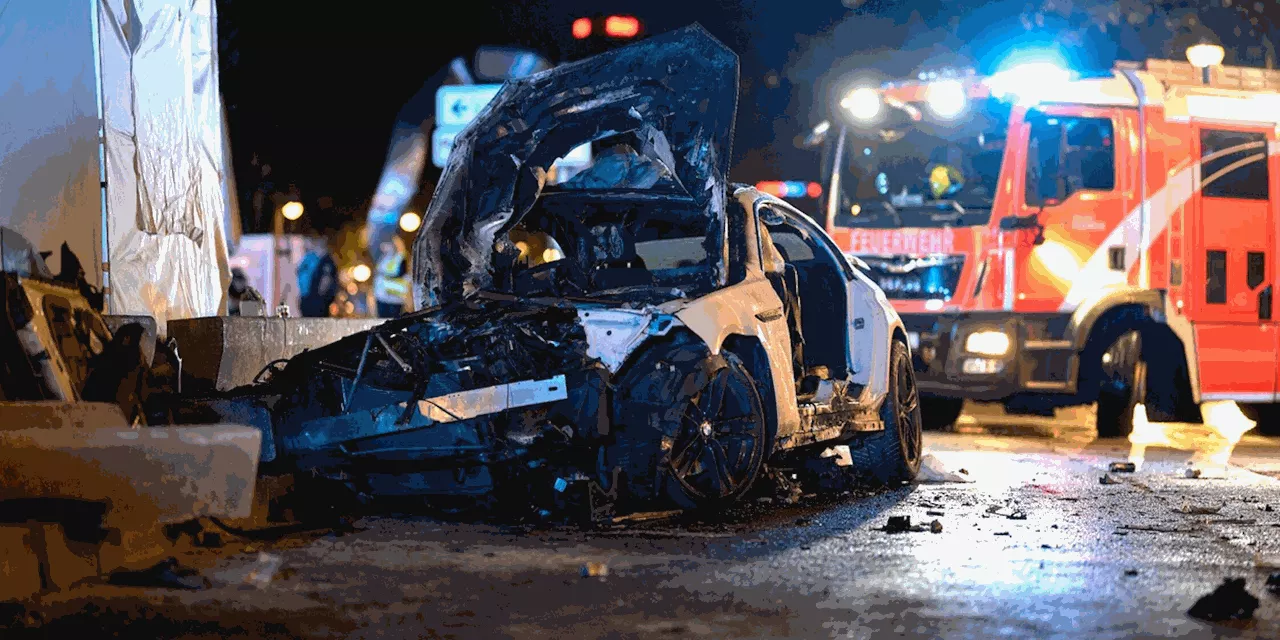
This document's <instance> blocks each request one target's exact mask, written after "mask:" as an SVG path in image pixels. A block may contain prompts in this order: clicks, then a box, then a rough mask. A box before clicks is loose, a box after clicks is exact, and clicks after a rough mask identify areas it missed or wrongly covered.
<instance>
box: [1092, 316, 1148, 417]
mask: <svg viewBox="0 0 1280 640" xmlns="http://www.w3.org/2000/svg"><path fill="white" fill-rule="evenodd" d="M1106 353H1107V354H1110V355H1111V362H1112V363H1115V364H1114V366H1107V365H1104V367H1105V369H1104V375H1103V376H1102V379H1103V382H1102V384H1101V388H1100V389H1099V390H1098V408H1097V425H1098V437H1099V438H1126V437H1128V436H1129V434H1130V433H1132V432H1133V412H1134V410H1135V409H1136V408H1137V406H1138V403H1139V402H1141V401H1142V398H1143V394H1144V388H1143V384H1142V383H1143V378H1144V376H1143V372H1144V371H1145V365H1144V363H1143V362H1142V361H1141V359H1140V354H1141V353H1142V348H1141V342H1140V337H1139V334H1138V333H1137V332H1132V333H1128V334H1125V335H1123V336H1121V337H1120V339H1118V340H1116V341H1115V343H1113V344H1112V345H1111V347H1110V348H1109V349H1108V350H1107V351H1106Z"/></svg>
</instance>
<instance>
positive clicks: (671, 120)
mask: <svg viewBox="0 0 1280 640" xmlns="http://www.w3.org/2000/svg"><path fill="white" fill-rule="evenodd" d="M737 102H738V58H737V55H736V54H734V53H733V51H731V50H730V49H728V48H727V47H725V46H724V45H723V44H721V43H720V42H719V41H717V40H716V39H715V38H713V37H712V36H711V35H710V34H709V33H707V32H706V30H704V29H703V28H702V27H701V26H699V25H696V24H695V25H691V26H689V27H685V28H683V29H679V30H676V31H673V32H670V33H667V34H663V35H660V36H655V37H653V38H649V39H647V40H644V41H642V42H639V43H636V44H634V45H631V46H628V47H623V48H620V49H616V50H613V51H610V52H607V53H604V54H600V55H597V56H593V57H591V58H588V59H585V60H582V61H579V62H575V63H572V64H566V65H562V66H559V67H556V68H554V69H551V70H548V71H544V72H542V73H538V74H535V75H533V76H530V77H527V78H523V79H520V80H514V81H509V82H507V83H506V84H505V85H504V86H503V88H502V90H501V91H499V92H498V95H497V96H496V97H494V99H493V101H492V102H490V104H489V106H487V107H486V108H485V110H484V111H483V112H481V113H480V115H479V117H477V118H476V119H475V120H474V121H473V122H472V123H471V124H470V125H469V126H468V127H467V128H466V129H465V130H464V131H463V132H462V133H461V134H459V135H458V137H457V138H456V139H455V141H454V148H453V152H452V154H451V160H450V162H449V165H448V166H447V167H446V168H445V170H444V173H443V175H442V176H441V179H440V182H439V183H438V185H437V187H436V191H435V193H434V194H433V196H432V200H431V205H430V207H429V208H428V210H427V212H426V215H425V216H424V219H423V224H422V229H421V231H420V232H419V233H418V236H417V239H416V240H415V242H414V248H413V264H414V267H413V280H414V299H415V301H416V303H417V305H418V306H419V307H427V306H434V305H438V304H441V303H443V302H446V301H449V300H456V299H458V298H460V297H462V296H463V295H465V294H467V293H469V292H471V291H474V290H476V289H484V288H487V286H488V283H489V282H490V279H491V277H492V273H491V272H490V269H491V267H492V263H493V259H492V256H493V251H494V244H495V243H494V241H495V239H496V238H499V237H501V236H502V235H503V234H504V233H505V232H507V231H509V230H510V229H511V227H512V225H514V224H515V223H516V222H517V221H519V220H520V218H522V217H523V216H524V215H525V214H526V213H528V212H529V210H530V209H531V208H532V207H533V205H534V202H535V201H536V200H537V199H538V196H539V194H540V193H541V192H542V189H543V186H544V184H545V179H546V174H547V171H548V170H549V169H550V167H551V165H552V163H553V162H554V161H555V160H556V159H557V158H559V157H561V156H564V155H565V154H567V153H568V152H569V151H570V150H572V149H573V148H574V147H575V146H577V145H579V144H582V143H584V142H589V141H593V140H596V139H600V138H603V137H610V136H619V135H626V136H628V137H629V138H630V139H631V146H632V147H633V148H635V149H637V150H638V151H640V152H641V153H642V154H644V155H646V156H648V157H650V158H652V159H654V160H656V161H657V162H659V163H660V164H662V165H665V166H666V168H668V169H670V170H671V173H672V174H673V175H674V177H675V182H676V183H677V184H676V187H677V192H678V193H680V194H681V195H684V196H686V197H688V198H690V199H692V200H693V202H694V203H696V205H697V206H699V207H701V208H704V210H705V211H706V212H707V214H708V215H709V216H718V215H723V211H724V207H723V205H724V198H725V187H726V182H725V176H726V175H727V173H728V164H729V158H730V146H731V144H732V140H733V123H734V115H735V112H736V110H737Z"/></svg>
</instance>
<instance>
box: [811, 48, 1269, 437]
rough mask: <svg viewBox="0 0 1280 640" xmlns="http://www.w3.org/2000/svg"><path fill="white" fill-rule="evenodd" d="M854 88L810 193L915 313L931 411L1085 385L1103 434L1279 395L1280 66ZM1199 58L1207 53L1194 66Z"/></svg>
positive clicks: (1073, 400)
mask: <svg viewBox="0 0 1280 640" xmlns="http://www.w3.org/2000/svg"><path fill="white" fill-rule="evenodd" d="M1029 67H1034V68H1024V69H1021V70H1018V69H1014V70H1011V71H1009V72H1006V73H1005V74H996V75H993V76H988V77H978V76H974V75H971V74H970V75H956V76H951V77H945V76H944V77H941V78H927V79H924V80H921V81H912V82H907V83H901V84H890V85H885V86H882V87H878V88H861V89H856V90H854V91H853V92H851V93H850V94H848V96H847V97H846V98H845V100H844V102H843V103H842V106H843V107H844V110H845V112H846V113H845V114H844V115H846V116H848V117H847V118H845V119H844V122H842V123H839V124H835V125H833V124H830V123H824V124H823V125H819V128H818V129H815V134H823V135H822V137H823V138H824V140H822V141H821V144H822V147H823V149H824V152H823V172H824V180H825V182H826V188H825V189H824V203H823V212H824V214H825V216H826V224H827V227H828V229H829V230H830V231H831V234H832V236H833V237H834V238H835V239H836V241H837V242H838V243H839V244H840V245H841V246H842V248H843V249H844V250H845V251H847V252H849V253H850V254H851V255H855V256H857V257H859V258H861V259H862V260H863V262H864V263H865V265H866V268H867V269H868V270H869V273H868V275H869V276H871V277H872V279H874V280H875V281H877V283H878V284H879V285H880V286H881V288H882V289H884V291H885V293H886V295H887V296H888V297H889V298H890V299H891V300H892V301H893V302H894V305H895V307H896V308H897V310H898V312H899V314H900V315H901V316H902V319H903V321H904V323H905V325H906V327H907V329H908V330H909V331H910V332H911V335H910V338H911V342H912V347H913V354H914V362H915V367H916V370H917V377H918V380H919V386H920V389H921V391H922V392H924V393H926V394H928V402H927V404H926V405H925V412H926V413H925V421H926V423H927V424H930V425H931V426H935V427H936V426H942V425H945V424H949V423H951V422H953V421H954V419H955V418H956V417H957V416H958V415H959V412H960V406H961V403H962V402H963V400H964V399H974V400H982V401H1001V402H1003V403H1004V404H1005V406H1006V408H1007V409H1008V410H1009V411H1011V412H1019V413H1041V414H1044V413H1048V414H1049V415H1051V412H1052V410H1053V408H1055V407H1060V406H1071V405H1082V404H1089V403H1094V402H1097V403H1098V430H1099V434H1100V435H1103V436H1119V435H1125V434H1127V433H1128V432H1129V430H1130V429H1131V428H1132V412H1133V409H1134V407H1135V405H1136V404H1137V403H1139V402H1143V403H1145V404H1146V406H1147V411H1148V413H1149V415H1150V416H1151V419H1152V420H1161V419H1163V420H1182V421H1198V420H1199V409H1198V406H1199V403H1200V402H1203V401H1208V400H1234V401H1236V402H1238V403H1240V404H1241V406H1242V408H1244V409H1245V410H1246V413H1251V414H1252V415H1253V416H1255V417H1257V418H1258V419H1259V422H1260V425H1261V426H1262V427H1263V428H1266V427H1267V426H1269V425H1271V424H1273V423H1274V422H1275V417H1276V415H1277V413H1276V407H1277V406H1280V405H1277V404H1276V403H1277V402H1280V386H1278V384H1280V379H1278V378H1280V376H1278V374H1277V369H1278V368H1280V366H1278V362H1280V357H1278V356H1280V329H1278V327H1277V322H1276V320H1275V318H1274V317H1273V295H1274V293H1273V292H1274V287H1275V278H1276V255H1277V247H1276V239H1277V237H1278V236H1280V228H1278V227H1277V225H1278V224H1280V215H1278V214H1280V161H1278V160H1277V153H1278V150H1280V146H1277V145H1278V144H1280V143H1278V142H1277V125H1278V124H1280V71H1270V70H1263V69H1251V68H1239V67H1227V66H1221V65H1217V66H1212V67H1208V68H1207V70H1205V69H1201V68H1197V67H1194V66H1192V65H1191V64H1189V63H1182V62H1175V61H1167V60H1148V61H1146V62H1145V63H1122V64H1118V65H1117V66H1116V68H1115V69H1113V70H1112V71H1111V72H1110V73H1107V74H1105V75H1099V76H1093V77H1079V76H1073V75H1070V74H1068V73H1067V72H1066V71H1063V70H1061V69H1057V68H1055V67H1048V66H1044V65H1040V66H1035V65H1029ZM1202 71H1205V72H1204V73H1202Z"/></svg>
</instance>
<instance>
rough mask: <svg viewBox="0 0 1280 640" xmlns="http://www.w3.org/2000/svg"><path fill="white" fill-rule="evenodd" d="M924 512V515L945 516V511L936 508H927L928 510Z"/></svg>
mask: <svg viewBox="0 0 1280 640" xmlns="http://www.w3.org/2000/svg"><path fill="white" fill-rule="evenodd" d="M924 514H925V515H926V516H945V515H947V514H946V513H945V512H943V511H938V510H936V509H929V510H928V511H925V512H924Z"/></svg>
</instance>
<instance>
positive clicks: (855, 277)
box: [761, 202, 883, 384]
mask: <svg viewBox="0 0 1280 640" xmlns="http://www.w3.org/2000/svg"><path fill="white" fill-rule="evenodd" d="M762 206H763V207H765V208H772V210H774V211H776V212H777V213H778V214H779V217H780V218H781V222H780V225H774V226H784V227H785V228H786V229H789V230H792V231H794V232H795V236H797V237H799V238H801V239H803V242H804V246H805V248H806V249H807V250H808V255H810V256H813V257H814V258H816V259H820V260H822V261H823V262H825V263H826V264H827V265H829V266H830V267H832V268H834V272H835V278H833V279H830V282H829V283H826V284H829V285H830V286H831V287H832V288H834V289H835V290H828V291H826V293H829V294H834V295H835V296H836V297H837V298H838V304H839V309H838V310H836V309H831V310H828V311H826V312H825V313H824V316H825V317H821V318H819V317H815V316H817V315H818V314H817V313H815V312H816V311H817V309H815V308H814V305H813V304H809V303H804V301H803V299H802V306H804V307H805V309H806V311H808V312H809V313H806V314H805V318H804V323H803V324H804V327H803V330H804V333H805V335H806V338H805V341H806V348H807V349H813V348H815V347H814V346H813V345H814V344H815V343H817V342H818V341H817V338H819V337H821V338H825V339H823V340H821V343H820V344H822V345H824V348H825V349H834V348H836V345H839V349H840V350H841V352H842V353H841V354H839V356H838V357H840V358H841V359H842V361H843V363H844V368H846V369H847V373H848V374H849V375H850V376H851V378H852V379H853V380H854V382H858V383H861V384H866V381H865V380H866V377H867V374H868V370H869V369H870V368H871V367H872V366H873V356H874V344H876V343H875V342H874V340H873V339H872V337H871V336H869V335H868V331H867V329H869V328H870V324H871V323H869V322H868V316H867V311H868V310H867V308H866V304H867V300H866V299H865V296H866V295H870V296H874V292H878V291H879V288H877V287H876V286H875V284H874V283H872V282H871V281H870V280H868V279H867V278H866V276H863V275H862V274H860V273H858V272H857V271H856V270H855V269H854V268H853V267H852V265H850V264H849V261H848V260H847V259H846V258H845V256H844V254H843V253H842V252H841V251H840V250H839V247H837V246H836V244H835V242H834V241H832V239H831V237H830V236H828V235H827V234H826V232H825V231H823V230H822V229H821V228H820V227H819V226H818V225H817V224H816V223H815V222H814V221H813V220H812V219H811V218H810V217H809V216H807V215H805V214H804V213H801V212H800V211H798V210H796V209H794V208H791V207H789V206H787V205H785V204H783V203H780V202H767V203H765V204H763V205H762ZM761 219H762V220H768V216H764V215H762V216H761ZM793 253H794V250H793ZM790 258H791V259H794V258H795V256H791V257H790ZM811 259H813V258H811ZM823 288H825V287H823ZM819 291H821V288H819V287H813V286H810V287H809V288H808V292H809V294H810V295H809V297H810V298H811V299H812V298H813V297H814V295H815V294H817V293H818V292H819ZM881 296H883V294H881ZM811 302H812V300H811ZM833 312H834V313H833ZM831 316H835V317H834V318H833V317H831ZM833 320H834V323H833V322H832V321H833ZM833 334H835V335H833ZM863 336H867V339H862V337H863ZM824 355H826V356H827V358H828V359H830V356H831V355H834V354H824ZM832 373H833V374H837V372H835V371H833V372H832ZM837 375H838V374H837Z"/></svg>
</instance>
